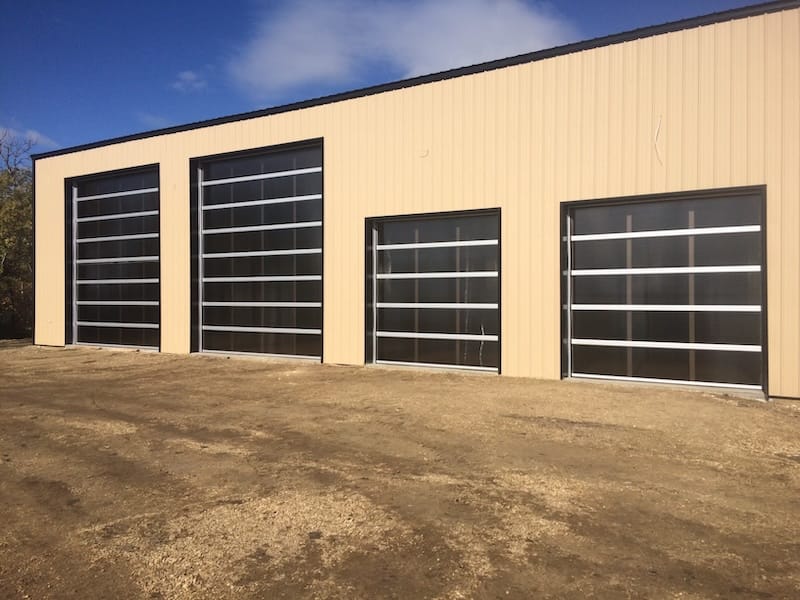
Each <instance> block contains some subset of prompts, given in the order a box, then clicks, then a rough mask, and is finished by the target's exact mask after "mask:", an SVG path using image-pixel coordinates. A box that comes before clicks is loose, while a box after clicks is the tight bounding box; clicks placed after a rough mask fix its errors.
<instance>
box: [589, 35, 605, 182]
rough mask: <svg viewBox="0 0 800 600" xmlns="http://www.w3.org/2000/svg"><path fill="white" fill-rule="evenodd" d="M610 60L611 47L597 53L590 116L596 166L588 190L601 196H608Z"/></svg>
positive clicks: (592, 157) (593, 162)
mask: <svg viewBox="0 0 800 600" xmlns="http://www.w3.org/2000/svg"><path fill="white" fill-rule="evenodd" d="M610 61H611V49H610V48H603V49H601V51H600V52H598V53H597V60H596V64H595V74H594V82H593V87H594V93H595V102H594V106H593V109H594V110H593V111H592V114H591V117H590V119H591V121H590V122H591V126H592V128H593V130H594V145H593V150H594V151H593V152H592V156H591V161H592V163H591V164H592V166H593V167H594V168H593V177H592V180H591V182H590V185H589V187H588V189H587V190H586V192H587V193H592V191H594V192H595V193H597V195H598V196H601V197H604V196H608V170H609V169H608V165H609V163H608V128H609V121H610V116H611V109H610V95H611V89H610V87H609V80H610V74H611V64H610Z"/></svg>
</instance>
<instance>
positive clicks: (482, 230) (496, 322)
mask: <svg viewBox="0 0 800 600" xmlns="http://www.w3.org/2000/svg"><path fill="white" fill-rule="evenodd" d="M368 235H370V236H371V239H370V243H371V259H370V262H371V269H370V270H371V277H370V284H371V285H370V286H368V288H369V292H370V295H371V297H372V300H371V301H370V303H369V306H370V307H371V310H372V314H371V315H369V316H368V321H369V322H370V324H371V327H369V326H368V328H367V330H368V331H370V333H371V339H370V340H368V342H367V343H368V354H371V356H372V360H373V361H374V362H378V363H395V364H409V365H429V366H438V367H457V368H465V369H477V370H486V371H495V372H496V371H497V370H498V367H499V364H500V362H499V360H500V357H499V348H500V339H499V338H500V318H499V303H498V301H499V290H500V286H499V281H500V262H499V256H500V255H499V245H498V244H499V219H498V212H497V211H489V212H487V211H482V212H480V213H477V214H476V213H466V214H463V213H462V214H458V215H452V214H449V215H429V216H424V217H414V218H408V219H402V218H401V219H386V220H375V221H373V222H372V223H371V224H370V232H369V234H368Z"/></svg>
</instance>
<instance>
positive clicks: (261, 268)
mask: <svg viewBox="0 0 800 600" xmlns="http://www.w3.org/2000/svg"><path fill="white" fill-rule="evenodd" d="M203 270H204V275H205V276H206V277H226V276H236V277H249V276H255V275H319V274H320V273H322V254H321V253H320V254H292V255H288V254H287V255H283V256H237V257H234V258H208V259H206V260H204V261H203Z"/></svg>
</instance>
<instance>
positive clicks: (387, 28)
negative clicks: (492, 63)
mask: <svg viewBox="0 0 800 600" xmlns="http://www.w3.org/2000/svg"><path fill="white" fill-rule="evenodd" d="M575 38H576V30H575V29H574V28H573V27H572V25H571V24H570V23H568V22H567V21H565V20H563V19H560V18H558V17H557V16H554V15H553V14H550V13H548V12H547V11H545V10H544V9H542V8H541V7H540V6H539V5H536V4H526V3H525V2H523V1H522V0H409V1H407V2H396V1H391V0H377V1H369V0H328V1H326V2H320V1H319V0H295V1H293V2H289V3H286V4H285V5H284V6H283V7H282V8H281V9H280V10H278V11H277V12H276V11H273V12H268V13H265V14H264V15H263V16H262V17H261V20H260V22H259V23H258V25H257V28H256V31H255V34H254V35H253V37H252V39H250V40H249V41H248V42H247V43H246V44H245V45H244V46H243V48H241V49H240V51H239V53H238V55H237V56H236V57H235V59H234V60H233V61H231V63H230V64H229V70H230V73H231V75H232V76H233V77H234V79H235V80H236V81H237V82H238V83H239V84H240V85H242V86H243V87H244V88H245V89H247V90H248V91H250V92H251V93H253V94H255V95H257V96H259V97H269V96H274V95H278V94H280V93H285V92H288V91H291V90H292V89H295V88H299V87H301V86H304V85H308V84H316V85H319V84H337V85H339V86H345V85H347V84H348V83H352V82H354V81H357V80H358V78H359V77H363V76H364V74H365V73H366V72H367V71H368V70H369V69H371V68H375V67H388V68H389V69H391V70H392V71H393V72H395V73H400V76H401V77H413V76H416V75H422V74H426V73H433V72H437V71H442V70H445V69H451V68H455V67H460V66H465V65H471V64H475V63H479V62H484V61H487V60H492V59H497V58H503V57H507V56H514V55H517V54H523V53H525V52H532V51H534V50H540V49H542V48H549V47H553V46H557V45H560V44H563V43H566V42H569V41H572V40H574V39H575Z"/></svg>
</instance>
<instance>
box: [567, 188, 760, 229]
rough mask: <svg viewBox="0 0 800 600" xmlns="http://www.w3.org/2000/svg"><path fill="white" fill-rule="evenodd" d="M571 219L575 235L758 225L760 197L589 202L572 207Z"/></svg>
mask: <svg viewBox="0 0 800 600" xmlns="http://www.w3.org/2000/svg"><path fill="white" fill-rule="evenodd" d="M692 221H693V222H694V224H693V225H692ZM572 222H573V234H574V235H584V234H596V233H618V232H624V231H656V230H661V229H686V228H689V227H692V226H694V227H730V226H737V225H757V224H759V223H760V222H761V199H760V197H758V196H731V197H720V198H698V199H683V200H660V201H654V202H640V203H636V202H632V203H630V204H616V205H611V206H589V207H581V208H578V209H575V210H574V211H573V215H572Z"/></svg>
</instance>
